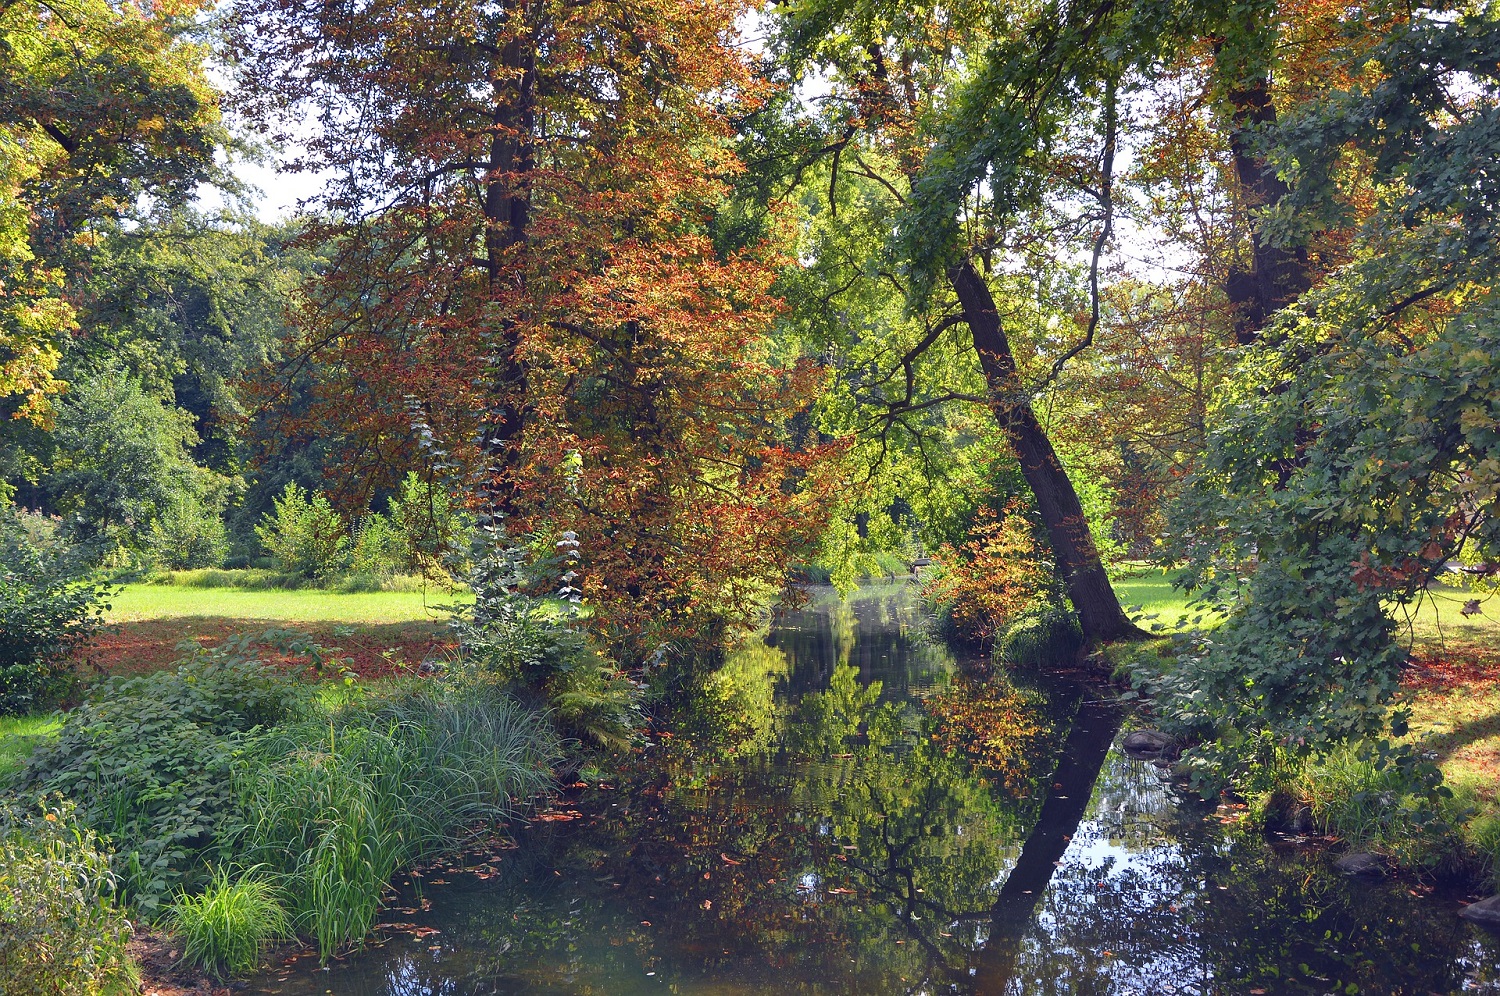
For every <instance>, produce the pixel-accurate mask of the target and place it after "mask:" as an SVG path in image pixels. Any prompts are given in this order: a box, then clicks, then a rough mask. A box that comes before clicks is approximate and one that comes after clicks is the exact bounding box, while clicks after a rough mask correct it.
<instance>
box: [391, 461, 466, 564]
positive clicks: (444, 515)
mask: <svg viewBox="0 0 1500 996" xmlns="http://www.w3.org/2000/svg"><path fill="white" fill-rule="evenodd" d="M390 524H391V526H392V527H393V528H394V529H395V531H396V533H397V534H398V535H399V537H400V540H401V544H402V548H401V555H402V558H403V560H402V563H401V564H400V570H401V572H402V573H405V574H420V575H422V576H423V577H431V578H435V579H438V580H447V579H448V578H450V577H461V576H462V575H463V574H464V573H465V572H466V571H467V570H468V568H469V564H468V557H467V554H468V549H469V542H470V535H471V534H472V533H473V531H474V521H473V517H472V516H470V515H468V514H467V513H465V512H464V511H463V509H462V508H460V507H458V505H457V504H456V503H455V502H454V500H453V497H452V496H451V495H450V494H449V493H448V491H447V490H446V489H445V488H443V487H442V486H441V484H439V483H438V482H436V481H434V480H431V479H428V478H423V477H422V476H420V475H419V474H417V473H416V472H415V471H413V472H411V473H409V474H407V475H406V477H405V478H404V479H403V480H402V481H401V488H400V490H399V491H398V492H397V493H396V494H394V495H392V496H391V499H390Z"/></svg>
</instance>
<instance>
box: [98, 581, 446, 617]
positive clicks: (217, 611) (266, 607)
mask: <svg viewBox="0 0 1500 996" xmlns="http://www.w3.org/2000/svg"><path fill="white" fill-rule="evenodd" d="M467 597H470V598H472V596H467ZM462 600H463V597H461V596H457V595H450V594H448V593H447V592H444V591H442V590H441V589H438V588H433V589H432V590H431V591H430V592H420V591H368V592H354V593H350V594H343V593H341V592H334V591H324V590H321V589H316V588H297V589H267V590H250V589H244V588H193V587H187V586H178V585H154V584H133V585H127V586H126V587H125V588H124V589H123V590H122V591H121V592H120V593H119V594H118V595H116V596H115V597H114V598H113V599H111V600H110V605H111V608H110V612H109V621H110V622H121V623H124V622H142V621H147V620H162V619H192V618H200V619H201V618H215V617H217V618H229V619H240V620H255V621H258V622H272V621H274V622H296V623H313V622H326V623H357V624H363V625H370V624H382V623H405V622H430V621H433V620H436V619H440V618H442V617H443V614H442V613H441V612H439V611H437V608H436V607H437V606H441V605H451V604H453V603H455V602H459V601H462Z"/></svg>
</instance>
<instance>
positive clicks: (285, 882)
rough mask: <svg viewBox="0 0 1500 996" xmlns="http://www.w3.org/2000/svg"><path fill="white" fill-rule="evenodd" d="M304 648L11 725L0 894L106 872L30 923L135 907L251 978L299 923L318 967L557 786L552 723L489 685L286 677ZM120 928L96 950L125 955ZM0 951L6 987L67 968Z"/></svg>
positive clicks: (163, 677)
mask: <svg viewBox="0 0 1500 996" xmlns="http://www.w3.org/2000/svg"><path fill="white" fill-rule="evenodd" d="M299 656H300V657H301V658H303V660H302V661H301V663H307V662H308V661H310V660H312V659H315V657H316V652H315V651H312V652H310V651H308V650H307V649H306V648H305V645H303V644H299V643H295V642H289V643H288V644H287V645H285V646H280V647H266V646H259V645H255V644H250V643H245V642H243V641H232V642H230V643H229V644H226V645H225V646H223V647H220V648H217V649H215V650H212V651H195V652H193V653H190V654H189V655H188V656H187V657H186V658H184V659H183V660H182V661H180V662H179V664H178V666H177V667H176V668H172V669H164V670H159V671H156V672H154V673H151V674H147V675H141V676H136V677H129V678H125V677H116V678H113V679H110V680H108V681H106V682H104V683H102V684H101V685H99V686H98V687H96V688H95V690H94V693H93V694H92V695H91V696H90V697H89V698H88V699H87V700H86V701H85V702H83V703H82V704H80V705H79V706H78V707H77V708H75V709H73V710H72V711H71V712H69V713H67V714H66V716H65V717H56V716H49V717H41V716H32V717H21V718H14V719H9V720H5V721H3V722H0V844H3V845H4V846H5V847H8V848H10V850H11V851H13V852H15V855H18V857H15V858H14V860H13V861H12V862H11V867H9V868H8V869H5V870H3V871H0V893H4V892H5V891H6V890H9V893H11V894H13V895H17V896H24V895H27V894H35V893H36V892H37V891H38V890H40V889H46V888H48V885H47V883H48V882H50V881H51V880H52V879H53V878H56V877H58V876H63V877H67V876H74V877H75V878H76V876H77V875H78V874H79V872H78V869H80V868H82V869H92V871H91V872H90V874H91V875H92V877H91V878H90V879H89V881H90V882H95V883H97V888H95V887H92V886H91V890H90V891H87V892H77V891H76V890H75V891H74V892H73V893H69V895H68V896H67V897H65V898H66V902H60V904H59V905H57V906H56V908H46V909H41V908H39V909H40V912H39V913H38V916H39V917H40V919H39V920H38V921H37V923H35V924H32V925H31V926H30V927H29V928H28V929H31V930H33V932H35V933H37V935H38V936H48V935H49V934H51V933H55V932H57V931H60V930H62V929H64V927H65V925H66V924H68V923H74V922H81V918H82V919H88V918H93V919H95V920H99V921H100V922H107V923H116V922H121V921H120V917H121V915H122V914H123V913H125V912H127V911H128V912H129V913H130V915H131V916H132V917H133V918H135V919H137V920H139V921H142V922H144V923H154V924H157V925H160V926H163V927H166V928H169V929H171V930H172V931H174V932H175V933H176V934H177V935H178V936H179V939H180V940H182V941H183V942H184V943H185V944H186V950H187V952H188V956H189V957H190V959H191V960H193V961H195V962H196V963H198V964H200V965H202V966H204V967H205V968H208V969H210V970H214V971H222V972H226V973H236V972H242V971H245V970H246V969H247V968H249V967H253V965H254V964H255V962H256V961H257V960H258V956H259V952H260V950H261V948H262V947H263V945H265V944H266V943H269V942H270V941H273V940H276V939H279V938H283V937H286V936H288V935H289V934H291V933H296V934H299V935H301V936H304V937H307V938H309V939H311V940H312V941H314V942H315V943H316V944H317V945H318V947H319V949H320V950H321V951H322V953H323V955H324V957H325V958H326V957H328V956H330V955H332V954H333V953H335V952H336V951H338V950H339V949H340V948H342V947H344V946H346V945H348V944H351V943H356V942H359V941H361V940H362V939H363V938H364V937H365V935H366V934H367V933H368V932H369V930H370V928H371V926H372V924H373V922H374V919H375V915H376V911H377V910H378V909H379V906H380V903H381V897H382V894H383V893H384V891H385V889H386V887H387V885H388V883H389V882H390V880H391V878H392V876H393V875H394V874H395V873H396V872H398V871H400V870H401V869H402V868H406V867H409V866H410V865H411V864H412V863H414V862H417V861H420V860H424V859H426V858H428V857H431V856H434V855H437V854H441V853H445V852H448V851H451V850H452V849H454V848H456V847H458V846H460V845H461V844H463V843H464V842H466V841H469V840H472V839H473V837H474V835H475V834H478V833H484V832H489V831H490V830H492V829H493V828H495V827H496V826H497V825H499V824H502V823H503V822H504V821H506V820H508V819H509V818H511V817H512V816H514V815H515V814H517V813H518V812H519V811H520V810H521V809H522V808H524V807H525V806H527V805H528V804H529V800H530V799H531V798H533V797H534V796H536V795H537V794H538V793H540V792H543V791H544V790H545V789H546V788H547V787H548V786H549V785H550V784H551V771H552V769H553V767H554V766H555V764H556V763H557V762H558V760H559V758H560V756H561V755H560V743H559V740H558V737H557V735H556V734H555V733H554V732H553V730H552V728H551V726H550V725H549V724H548V723H547V722H546V720H545V719H543V718H542V716H541V715H540V714H538V713H536V712H534V711H532V710H531V709H528V708H526V707H523V706H521V705H519V704H517V703H516V702H515V701H514V700H513V699H511V698H509V697H508V696H507V695H506V694H504V693H502V692H501V691H499V690H498V689H497V688H496V686H495V685H493V684H492V683H489V682H487V681H485V680H483V678H482V676H480V675H469V676H468V677H467V678H465V677H463V676H457V675H455V676H454V677H452V678H450V679H446V680H442V681H439V680H436V679H432V680H416V679H398V680H388V681H384V682H377V683H364V682H349V681H344V680H340V681H336V682H315V681H308V680H306V679H304V678H303V677H299V676H298V674H296V673H294V672H292V671H289V670H288V669H287V667H286V664H287V663H288V660H287V659H286V658H288V657H292V658H296V657H299ZM291 663H294V664H295V663H298V661H296V660H293V661H291ZM37 799H47V800H50V801H48V802H47V803H45V804H44V808H43V809H40V810H39V809H38V808H37V806H36V803H35V800H37ZM57 826H63V827H67V828H74V827H76V828H77V829H76V831H75V830H73V829H68V830H67V832H66V833H64V834H63V835H62V836H61V837H57V836H56V835H54V834H53V833H52V830H53V828H54V827H57ZM59 841H61V843H59ZM70 841H71V843H70ZM101 861H104V862H107V864H108V866H109V874H108V875H107V876H105V875H103V873H102V872H101V871H100V868H101V866H100V862H101ZM4 898H5V896H4V895H3V894H0V899H4ZM3 908H5V907H3V906H0V909H3ZM7 922H9V921H7ZM111 936H112V937H113V935H111ZM125 939H126V934H124V933H121V934H120V936H119V937H118V938H114V939H108V938H106V940H108V943H107V944H105V946H104V947H103V948H101V949H100V950H99V951H97V952H93V953H90V954H89V955H88V956H89V957H91V958H94V957H96V956H97V957H98V958H103V959H106V960H110V963H111V964H113V963H116V962H119V960H120V958H121V957H122V955H121V951H123V947H122V945H123V944H124V941H125ZM116 941H118V943H116ZM0 954H5V955H6V958H9V959H10V960H9V961H7V960H5V958H0V962H3V964H0V969H4V971H0V976H4V977H0V991H10V990H9V989H7V985H9V983H10V982H11V981H14V979H12V978H10V976H8V975H6V972H9V971H10V969H11V968H13V967H15V966H16V965H20V966H21V968H23V969H25V971H27V972H30V973H33V974H35V977H36V978H41V979H44V980H45V979H46V978H48V977H49V976H48V975H47V972H48V971H52V970H54V969H56V970H61V971H64V972H66V971H67V969H66V968H61V969H59V968H58V966H55V965H54V966H53V967H52V969H49V968H48V967H47V964H46V963H45V962H46V959H48V958H49V957H51V955H50V953H49V950H47V949H45V946H44V947H43V948H41V949H37V950H35V951H24V950H23V951H20V952H19V953H17V952H0ZM38 958H40V959H42V961H41V962H38V961H37V959H38ZM28 959H29V960H28ZM102 963H103V962H102V961H101V964H102ZM17 970H18V971H20V969H17ZM16 977H17V978H19V977H21V976H16ZM25 977H26V978H31V977H32V976H31V975H27V976H25ZM16 991H22V990H16ZM25 991H31V990H25Z"/></svg>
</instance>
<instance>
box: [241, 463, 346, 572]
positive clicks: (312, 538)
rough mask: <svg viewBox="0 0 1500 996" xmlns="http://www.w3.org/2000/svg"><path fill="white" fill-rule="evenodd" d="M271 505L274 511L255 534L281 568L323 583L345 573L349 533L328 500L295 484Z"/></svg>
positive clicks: (291, 484)
mask: <svg viewBox="0 0 1500 996" xmlns="http://www.w3.org/2000/svg"><path fill="white" fill-rule="evenodd" d="M271 504H272V508H273V511H272V512H270V513H267V514H266V515H265V516H264V517H263V518H262V520H261V524H260V525H258V526H256V527H255V535H256V536H258V537H259V538H260V541H261V543H263V544H264V545H265V547H266V550H267V551H268V552H269V553H270V554H271V559H272V560H273V561H275V563H276V567H277V569H279V570H282V571H286V572H287V573H289V574H296V575H298V576H300V577H304V578H312V579H316V580H320V581H321V580H324V579H327V578H331V577H333V576H335V575H337V574H338V573H339V572H340V571H341V570H343V568H344V561H345V553H346V552H347V551H348V548H349V535H348V530H347V529H346V528H345V526H344V518H343V516H341V515H339V513H338V512H337V510H335V509H334V507H333V505H331V504H330V503H329V501H328V499H327V498H326V497H324V496H323V495H321V494H316V493H309V492H307V491H305V490H304V489H303V488H302V487H301V486H300V485H298V484H297V483H296V482H295V481H294V482H292V483H289V484H288V485H287V486H286V490H285V491H284V492H283V493H282V496H281V497H280V498H277V499H274V500H273V501H272V503H271Z"/></svg>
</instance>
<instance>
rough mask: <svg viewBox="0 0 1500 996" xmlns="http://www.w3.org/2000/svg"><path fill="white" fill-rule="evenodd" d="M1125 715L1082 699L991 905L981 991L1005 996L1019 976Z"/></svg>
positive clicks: (978, 976)
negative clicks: (1041, 909) (1050, 886)
mask: <svg viewBox="0 0 1500 996" xmlns="http://www.w3.org/2000/svg"><path fill="white" fill-rule="evenodd" d="M1123 718H1124V716H1123V714H1122V713H1121V712H1120V710H1119V708H1118V707H1116V706H1114V705H1112V704H1109V703H1102V702H1087V701H1085V702H1083V703H1081V704H1080V705H1079V708H1078V714H1077V715H1076V716H1075V717H1074V719H1073V726H1072V728H1071V729H1069V731H1068V739H1067V740H1066V741H1065V742H1064V744H1063V749H1062V754H1061V756H1060V757H1059V758H1058V761H1057V767H1056V768H1055V769H1054V770H1053V772H1052V778H1051V779H1050V782H1051V784H1052V785H1054V786H1056V787H1055V788H1054V789H1053V790H1052V791H1051V792H1050V793H1049V794H1048V795H1047V799H1046V801H1045V802H1043V803H1042V811H1041V813H1040V814H1039V815H1038V816H1037V821H1036V826H1034V827H1032V829H1031V833H1030V834H1028V835H1027V837H1026V843H1025V844H1023V845H1022V846H1021V854H1020V856H1019V857H1017V858H1016V864H1015V867H1013V868H1012V869H1011V871H1010V874H1009V875H1008V876H1006V879H1005V884H1004V885H1003V886H1001V887H1000V895H999V896H998V897H997V898H996V900H995V905H994V906H993V907H992V908H991V911H990V934H989V939H988V940H986V941H985V944H984V949H983V950H982V951H981V952H980V957H979V964H978V965H977V966H976V967H975V973H974V989H973V992H974V993H975V994H976V996H1000V994H1001V993H1004V992H1005V991H1006V989H1007V987H1008V986H1009V985H1010V982H1011V979H1012V978H1013V977H1014V976H1015V971H1016V957H1017V955H1018V954H1019V953H1020V947H1021V940H1022V939H1023V938H1024V937H1025V936H1026V932H1027V931H1028V930H1030V929H1031V922H1032V918H1033V917H1034V916H1035V915H1036V907H1037V904H1038V903H1040V902H1041V901H1042V895H1043V894H1044V893H1045V892H1046V891H1047V883H1049V882H1051V881H1052V873H1053V872H1055V871H1056V870H1057V864H1058V862H1059V861H1061V860H1062V856H1063V854H1064V852H1066V851H1067V849H1068V842H1069V841H1070V840H1072V839H1073V835H1074V834H1075V833H1077V832H1078V826H1079V824H1080V823H1082V822H1083V817H1084V814H1085V813H1086V812H1087V811H1088V805H1089V799H1090V798H1092V797H1093V792H1094V784H1095V783H1096V782H1097V781H1098V780H1099V772H1101V771H1103V770H1104V761H1105V758H1107V757H1108V756H1109V746H1110V744H1112V743H1114V739H1115V734H1116V733H1118V732H1119V730H1120V721H1121V720H1122V719H1123Z"/></svg>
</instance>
